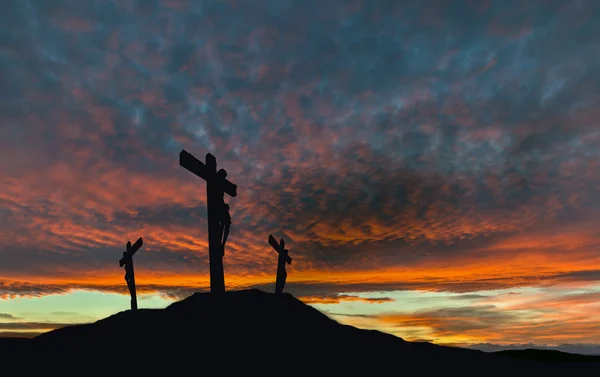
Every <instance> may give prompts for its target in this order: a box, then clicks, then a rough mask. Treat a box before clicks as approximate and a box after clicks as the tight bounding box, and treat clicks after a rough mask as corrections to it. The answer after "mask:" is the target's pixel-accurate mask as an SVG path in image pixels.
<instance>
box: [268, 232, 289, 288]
mask: <svg viewBox="0 0 600 377" xmlns="http://www.w3.org/2000/svg"><path fill="white" fill-rule="evenodd" d="M269 244H270V245H271V246H272V247H273V249H275V251H277V252H278V253H279V258H278V260H277V278H276V280H275V294H281V293H282V292H283V287H284V286H285V280H286V279H287V272H286V270H285V264H286V263H287V264H292V258H290V256H289V251H288V249H286V248H285V241H284V240H283V238H282V239H281V241H280V242H279V243H277V241H276V240H275V237H273V236H272V235H270V234H269Z"/></svg>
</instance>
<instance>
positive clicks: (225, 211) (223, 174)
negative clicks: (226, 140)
mask: <svg viewBox="0 0 600 377" xmlns="http://www.w3.org/2000/svg"><path fill="white" fill-rule="evenodd" d="M226 178H227V171H226V170H225V169H220V170H219V171H218V172H217V179H219V180H222V181H224V180H225V179H226ZM220 199H221V202H220V203H219V207H220V208H219V224H220V227H221V237H220V240H221V249H222V253H223V255H225V243H226V242H227V237H229V228H230V227H231V215H230V214H229V204H227V203H225V191H221V193H220Z"/></svg>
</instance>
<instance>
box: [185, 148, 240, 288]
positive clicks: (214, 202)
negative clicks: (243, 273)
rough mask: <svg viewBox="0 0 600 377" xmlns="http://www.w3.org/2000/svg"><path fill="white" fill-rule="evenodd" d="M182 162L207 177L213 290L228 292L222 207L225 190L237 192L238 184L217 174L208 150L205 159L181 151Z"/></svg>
mask: <svg viewBox="0 0 600 377" xmlns="http://www.w3.org/2000/svg"><path fill="white" fill-rule="evenodd" d="M179 165H181V166H182V167H184V168H185V169H187V170H189V171H190V172H192V173H194V174H196V175H197V176H198V177H200V178H202V179H204V180H205V181H206V212H207V214H208V258H209V266H210V291H211V292H212V293H223V292H225V275H224V273H223V250H222V249H221V225H220V223H219V217H220V214H219V210H220V207H219V206H220V205H221V202H222V200H223V193H225V194H227V195H229V196H231V197H235V196H237V186H236V185H234V184H233V183H231V182H229V181H228V180H227V179H224V178H218V177H217V159H216V158H215V156H213V155H212V154H210V153H207V154H206V162H205V163H202V161H200V160H198V159H197V158H196V157H194V156H193V155H192V154H191V153H188V152H187V151H185V150H182V151H181V153H179Z"/></svg>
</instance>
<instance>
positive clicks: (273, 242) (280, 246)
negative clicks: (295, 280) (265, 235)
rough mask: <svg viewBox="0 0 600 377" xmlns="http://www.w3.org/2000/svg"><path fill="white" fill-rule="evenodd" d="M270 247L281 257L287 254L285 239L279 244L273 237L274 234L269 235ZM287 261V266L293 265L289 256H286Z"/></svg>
mask: <svg viewBox="0 0 600 377" xmlns="http://www.w3.org/2000/svg"><path fill="white" fill-rule="evenodd" d="M269 245H271V246H272V247H273V249H275V251H277V252H278V253H279V254H280V255H281V254H282V253H285V241H284V240H283V238H282V239H281V242H280V243H278V242H277V240H276V239H275V237H273V235H272V234H269ZM285 261H286V262H287V264H292V258H291V257H290V256H289V255H285Z"/></svg>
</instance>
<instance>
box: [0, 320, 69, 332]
mask: <svg viewBox="0 0 600 377" xmlns="http://www.w3.org/2000/svg"><path fill="white" fill-rule="evenodd" d="M69 325H71V324H68V323H40V322H4V323H0V330H45V331H48V330H54V329H59V328H61V327H65V326H69Z"/></svg>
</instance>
